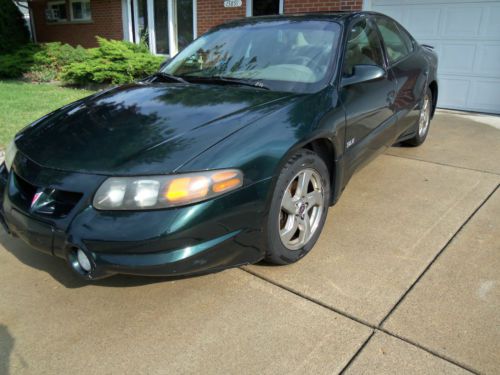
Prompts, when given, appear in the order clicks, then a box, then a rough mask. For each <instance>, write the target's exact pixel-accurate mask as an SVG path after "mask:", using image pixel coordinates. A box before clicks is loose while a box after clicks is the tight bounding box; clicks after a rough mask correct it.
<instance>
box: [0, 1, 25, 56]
mask: <svg viewBox="0 0 500 375" xmlns="http://www.w3.org/2000/svg"><path fill="white" fill-rule="evenodd" d="M29 39H30V34H29V31H28V26H27V25H26V22H25V20H24V17H23V15H22V13H21V11H20V10H19V9H18V8H17V6H16V5H15V4H14V2H13V1H12V0H0V54H4V53H6V52H12V51H14V50H16V49H17V48H19V47H20V46H22V45H24V44H27V43H29Z"/></svg>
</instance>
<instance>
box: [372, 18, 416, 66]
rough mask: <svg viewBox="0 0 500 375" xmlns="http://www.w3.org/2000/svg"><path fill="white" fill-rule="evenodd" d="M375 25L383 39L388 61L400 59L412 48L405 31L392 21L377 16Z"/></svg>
mask: <svg viewBox="0 0 500 375" xmlns="http://www.w3.org/2000/svg"><path fill="white" fill-rule="evenodd" d="M377 26H378V28H379V30H380V34H382V39H383V40H384V44H385V48H386V50H387V58H388V59H389V63H391V64H392V63H394V62H396V61H398V60H401V59H402V58H403V57H405V56H406V55H408V54H409V53H410V52H411V51H412V50H413V43H412V40H411V39H410V37H409V36H408V35H407V34H406V33H405V32H402V31H400V29H399V28H398V26H397V25H396V23H395V22H394V21H391V20H390V19H387V18H380V17H378V18H377Z"/></svg>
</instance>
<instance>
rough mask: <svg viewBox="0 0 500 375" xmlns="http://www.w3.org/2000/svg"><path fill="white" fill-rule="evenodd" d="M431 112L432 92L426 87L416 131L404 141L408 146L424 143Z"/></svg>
mask: <svg viewBox="0 0 500 375" xmlns="http://www.w3.org/2000/svg"><path fill="white" fill-rule="evenodd" d="M431 113H432V92H431V90H430V89H427V92H426V93H425V96H424V100H423V101H422V108H421V109H420V115H419V118H418V127H417V133H416V134H415V136H414V137H413V138H411V139H408V140H407V141H405V142H404V144H405V145H408V146H413V147H416V146H420V145H421V144H422V143H424V141H425V138H427V134H428V133H429V127H430V123H431Z"/></svg>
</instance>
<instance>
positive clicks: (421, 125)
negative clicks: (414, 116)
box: [418, 95, 431, 138]
mask: <svg viewBox="0 0 500 375" xmlns="http://www.w3.org/2000/svg"><path fill="white" fill-rule="evenodd" d="M430 120H431V101H430V98H429V96H428V95H426V96H425V98H424V103H423V105H422V109H421V110H420V118H419V120H418V136H419V137H420V138H423V137H424V136H425V133H426V132H427V129H428V128H429V122H430Z"/></svg>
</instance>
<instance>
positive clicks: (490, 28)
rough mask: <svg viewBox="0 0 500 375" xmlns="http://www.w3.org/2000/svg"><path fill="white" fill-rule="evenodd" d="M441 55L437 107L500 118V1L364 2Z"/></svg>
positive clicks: (388, 0) (395, 0) (376, 0)
mask: <svg viewBox="0 0 500 375" xmlns="http://www.w3.org/2000/svg"><path fill="white" fill-rule="evenodd" d="M363 7H364V8H365V9H366V10H373V11H376V12H380V13H384V14H387V15H388V16H390V17H393V18H394V19H396V20H397V21H398V22H399V23H401V24H402V25H403V26H404V27H406V28H407V29H408V31H410V33H411V34H412V35H413V36H414V37H415V39H417V41H418V42H420V43H425V44H430V45H432V46H434V48H435V50H436V52H437V54H438V56H439V70H438V73H439V76H438V79H439V89H440V92H439V101H438V106H439V107H442V108H452V109H460V110H469V111H479V112H490V113H499V114H500V1H485V0H482V1H480V0H455V1H452V0H448V1H445V0H441V1H439V0H371V1H370V0H365V1H364V4H363Z"/></svg>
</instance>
